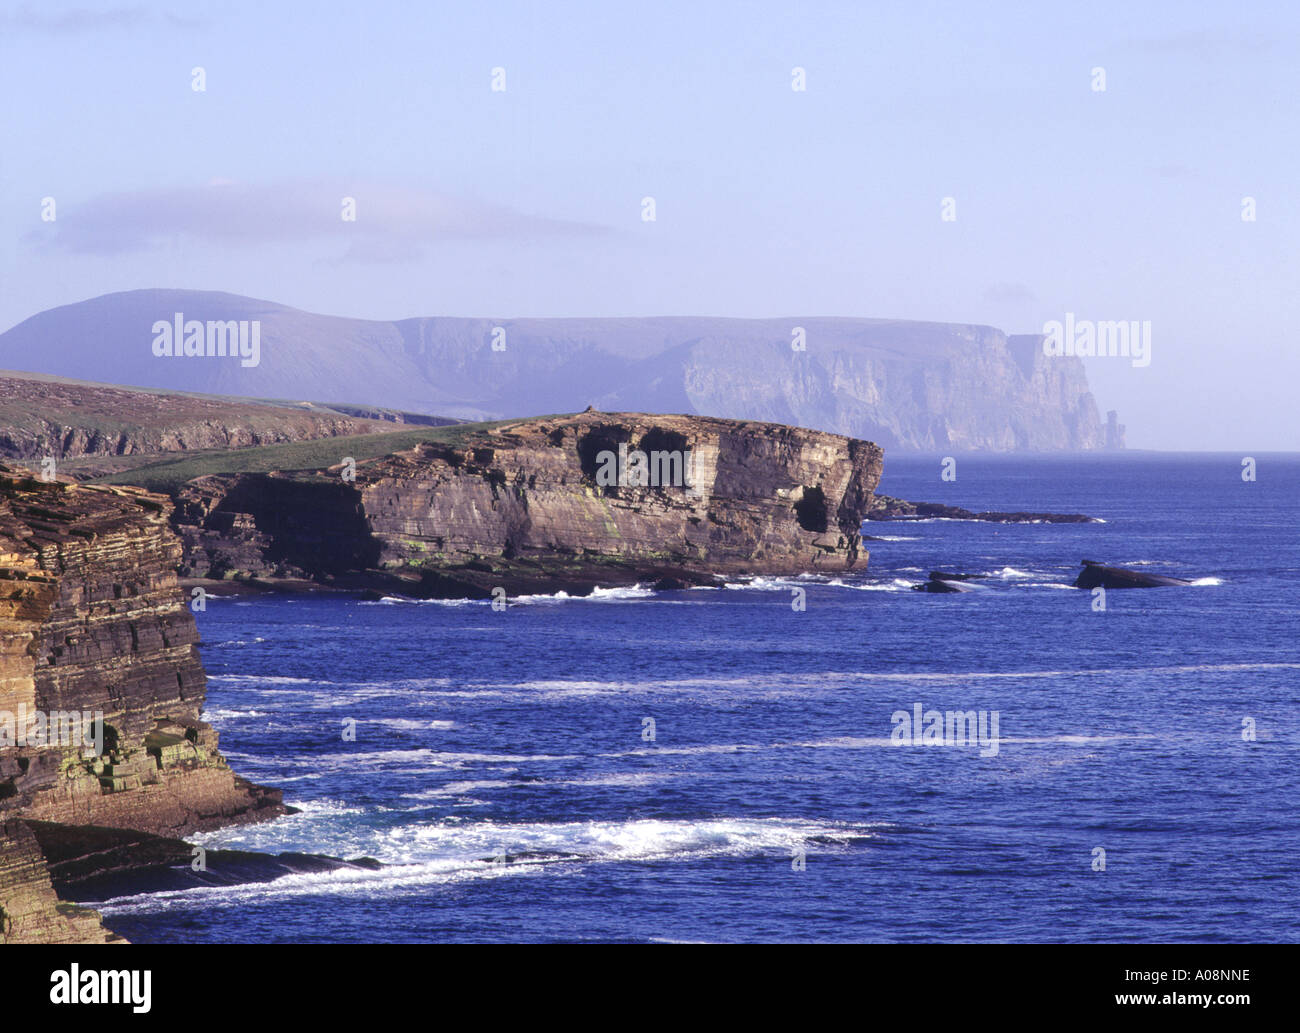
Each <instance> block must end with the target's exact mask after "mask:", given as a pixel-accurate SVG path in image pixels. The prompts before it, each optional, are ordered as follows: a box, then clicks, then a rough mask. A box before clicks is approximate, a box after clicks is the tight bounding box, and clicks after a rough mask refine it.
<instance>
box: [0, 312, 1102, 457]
mask: <svg viewBox="0 0 1300 1033" xmlns="http://www.w3.org/2000/svg"><path fill="white" fill-rule="evenodd" d="M177 312H181V313H184V314H185V316H186V318H187V319H196V320H200V321H213V320H217V321H227V320H237V321H252V320H257V321H258V323H259V325H260V328H261V338H260V340H261V352H260V358H259V362H258V364H257V365H256V366H252V367H244V366H242V365H241V364H240V363H239V362H230V361H226V360H224V359H217V358H211V359H208V358H190V359H185V360H182V361H173V360H172V359H167V358H163V359H160V358H158V357H156V356H154V355H153V354H152V352H151V350H150V334H149V327H150V326H151V325H152V324H153V323H154V321H156V320H171V319H172V318H173V317H174V314H175V313H177ZM792 345H797V346H799V348H798V350H796V348H795V347H792ZM0 365H9V366H16V367H20V368H32V369H37V370H39V371H40V372H43V373H55V374H61V375H63V376H77V377H92V378H96V379H100V380H106V381H111V382H119V383H120V382H126V383H132V384H142V385H147V386H149V387H155V388H166V389H170V390H178V391H202V392H208V393H211V394H228V395H245V396H252V397H261V398H267V397H276V398H303V397H306V398H320V399H338V400H347V401H349V402H351V403H355V404H357V405H359V406H377V407H388V406H395V407H400V408H404V409H410V410H415V411H417V412H437V413H442V414H444V415H446V416H454V417H460V418H463V419H470V420H490V419H502V418H518V417H520V416H525V415H537V414H543V413H557V412H574V411H576V410H579V409H582V408H585V407H586V406H587V405H589V404H590V405H595V406H596V407H597V408H599V409H603V410H606V411H639V412H678V413H694V414H698V415H705V416H714V417H723V418H729V419H743V420H762V421H773V422H777V423H786V424H792V425H795V426H800V427H812V428H816V429H818V430H824V431H830V432H833V433H838V434H845V435H848V436H851V437H857V438H863V439H867V440H871V441H876V442H878V443H879V444H881V445H882V446H884V447H885V448H888V449H895V450H922V451H944V452H947V451H962V450H989V451H1011V450H1017V449H1025V450H1038V451H1043V450H1056V449H1098V448H1102V447H1104V446H1105V444H1106V440H1107V439H1106V434H1105V430H1104V428H1103V426H1102V424H1101V420H1100V417H1099V414H1098V407H1097V404H1096V401H1095V400H1094V398H1093V396H1092V394H1091V392H1090V390H1089V387H1088V381H1087V375H1086V371H1085V368H1084V364H1083V361H1082V360H1081V359H1078V358H1076V357H1073V356H1069V357H1065V356H1062V357H1056V358H1049V357H1047V356H1044V355H1043V354H1042V348H1041V338H1039V337H1037V336H1023V337H1016V336H1011V337H1008V335H1007V334H1005V333H1003V332H1002V331H1001V330H998V329H995V328H993V327H988V326H979V325H973V324H960V323H929V322H914V321H905V320H891V319H856V318H829V317H820V316H811V315H802V316H799V315H792V316H789V317H785V318H780V319H726V318H717V317H711V316H701V317H656V318H645V319H642V318H619V319H584V318H573V319H507V318H483V319H465V318H452V317H442V316H435V317H427V318H415V319H402V320H397V321H384V320H360V319H345V318H340V317H334V316H324V315H318V314H314V313H310V312H302V311H299V310H296V309H292V308H289V307H287V306H284V305H279V304H276V303H274V302H270V301H260V300H256V299H253V298H245V297H240V296H238V295H232V294H225V293H220V292H215V291H190V290H140V291H128V292H124V293H119V294H109V295H105V296H103V297H99V298H94V299H90V300H87V301H83V302H79V303H76V304H73V305H66V306H63V307H60V308H56V309H51V310H49V311H47V312H42V313H39V314H38V315H35V316H33V317H31V318H30V319H28V320H26V321H24V322H23V323H21V324H19V325H18V326H15V327H13V328H12V329H10V330H8V331H6V332H5V333H3V334H0ZM356 411H358V412H366V411H367V410H365V409H364V408H362V409H357V410H356Z"/></svg>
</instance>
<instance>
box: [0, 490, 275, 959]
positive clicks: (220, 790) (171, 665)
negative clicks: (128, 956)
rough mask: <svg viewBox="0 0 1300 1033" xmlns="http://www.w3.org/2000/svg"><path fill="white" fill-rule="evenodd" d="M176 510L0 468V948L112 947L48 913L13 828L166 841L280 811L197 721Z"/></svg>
mask: <svg viewBox="0 0 1300 1033" xmlns="http://www.w3.org/2000/svg"><path fill="white" fill-rule="evenodd" d="M170 508H171V507H170V503H169V501H168V500H167V499H166V498H165V497H162V496H157V495H153V494H150V493H149V492H145V491H143V490H140V489H133V488H117V487H104V486H89V485H74V484H69V483H62V482H57V481H56V482H44V481H41V480H39V479H37V478H35V477H33V476H32V475H31V474H30V473H29V472H28V471H25V470H20V469H16V468H12V467H8V466H4V465H0V822H3V823H4V826H3V827H4V831H3V833H2V834H0V942H6V941H15V940H59V939H70V938H71V939H78V940H86V941H90V940H94V939H96V938H97V937H99V938H101V939H102V938H106V937H107V934H103V935H102V936H101V933H102V930H101V932H100V933H96V932H94V928H93V927H96V926H97V925H98V922H97V920H96V921H93V922H92V921H90V920H89V919H87V916H86V915H85V914H83V913H81V912H76V911H68V910H67V909H66V908H62V906H57V907H56V906H54V905H53V904H52V903H51V902H52V901H53V900H54V897H53V894H52V891H51V890H50V884H49V875H48V872H47V871H46V870H45V868H44V866H43V865H42V864H38V863H36V861H35V860H34V855H33V849H34V848H33V842H34V839H33V838H32V836H31V835H30V830H29V829H27V828H26V826H25V825H24V824H23V822H22V821H19V820H17V819H24V820H41V821H45V822H49V823H54V824H57V825H75V826H94V827H109V828H119V829H134V830H138V831H142V832H149V833H155V834H165V835H173V836H175V835H184V834H185V833H188V832H192V831H195V830H199V829H210V828H216V827H219V826H221V825H226V824H232V823H240V822H249V821H260V820H263V819H266V818H269V817H274V816H275V815H278V814H282V813H284V812H285V808H284V805H283V803H282V802H281V797H280V793H279V792H278V791H276V790H271V789H265V788H262V787H260V786H255V785H252V784H251V783H249V782H247V781H245V780H243V779H241V778H239V777H238V776H236V775H235V773H234V772H233V771H231V769H230V768H229V766H228V765H227V764H226V762H225V760H224V758H223V757H222V756H221V754H220V752H219V751H218V748H217V734H216V732H215V731H214V730H213V729H212V728H211V726H209V725H208V724H206V723H205V722H204V721H203V720H202V719H201V716H200V715H201V711H202V707H203V701H204V693H205V688H206V677H205V675H204V671H203V666H202V663H201V662H200V660H199V655H198V650H197V648H196V643H197V642H198V631H197V628H196V626H195V623H194V616H193V614H192V613H191V612H190V610H189V609H188V607H187V606H186V605H185V601H184V599H183V596H182V594H181V589H180V587H179V584H178V582H177V576H176V569H177V566H178V565H179V563H180V559H181V547H180V542H179V541H178V540H177V538H176V536H175V535H174V534H173V533H172V531H171V530H170V528H169V527H168V522H167V521H168V514H169V512H170ZM89 715H95V716H100V717H102V723H101V724H99V725H96V724H95V723H94V721H93V720H88V717H89ZM38 853H39V852H38Z"/></svg>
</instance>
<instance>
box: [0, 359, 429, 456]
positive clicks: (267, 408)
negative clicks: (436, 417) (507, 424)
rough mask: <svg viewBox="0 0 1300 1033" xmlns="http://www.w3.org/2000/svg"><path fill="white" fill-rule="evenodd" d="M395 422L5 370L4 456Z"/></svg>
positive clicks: (271, 436)
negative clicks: (141, 389) (135, 389)
mask: <svg viewBox="0 0 1300 1033" xmlns="http://www.w3.org/2000/svg"><path fill="white" fill-rule="evenodd" d="M367 415H368V414H367ZM375 415H379V414H378V413H376V414H375ZM402 415H403V414H391V415H390V419H391V418H393V417H400V416H402ZM441 422H445V421H441ZM391 429H392V427H391V425H389V426H386V425H385V424H384V423H383V422H380V420H378V419H369V418H365V416H363V415H358V414H357V413H355V412H348V413H344V412H341V411H334V410H329V409H320V408H315V407H311V406H290V405H269V404H257V403H255V402H253V401H252V400H243V401H240V400H236V399H222V398H204V397H198V396H194V395H180V394H166V393H163V392H151V391H133V390H131V389H129V388H119V387H111V386H108V385H104V384H90V383H82V382H78V381H70V380H62V379H58V378H53V377H39V376H34V375H32V374H21V373H4V374H0V456H3V457H7V458H12V459H26V460H35V459H42V458H45V457H47V456H49V457H53V458H54V459H57V460H62V459H75V458H80V457H86V456H141V455H153V454H157V453H166V452H186V451H192V450H195V449H212V448H247V447H250V446H256V445H269V444H276V443H278V442H283V441H305V440H310V439H315V438H329V437H339V436H343V435H353V434H372V433H376V432H380V431H385V430H391Z"/></svg>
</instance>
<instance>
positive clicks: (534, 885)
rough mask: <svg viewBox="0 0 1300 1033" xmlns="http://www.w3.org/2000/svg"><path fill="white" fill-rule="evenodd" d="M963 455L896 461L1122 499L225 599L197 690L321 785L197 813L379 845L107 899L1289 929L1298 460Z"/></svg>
mask: <svg viewBox="0 0 1300 1033" xmlns="http://www.w3.org/2000/svg"><path fill="white" fill-rule="evenodd" d="M1247 458H1250V459H1253V460H1254V463H1253V464H1246V463H1245V462H1244V460H1246V459H1247ZM942 460H943V457H942V456H937V455H936V456H898V457H896V456H887V457H886V464H885V473H884V478H883V480H882V482H881V486H880V490H881V491H882V492H886V493H888V494H891V495H896V496H901V497H903V498H909V499H914V500H919V501H934V502H944V503H950V504H954V505H961V506H964V507H966V508H968V509H972V510H984V509H990V510H1002V511H1017V510H1026V511H1053V512H1061V513H1075V512H1081V513H1086V514H1089V515H1090V516H1094V517H1097V518H1099V522H1096V523H1083V524H1049V523H1029V524H994V523H980V522H968V521H954V520H923V521H894V522H881V523H871V522H869V523H868V524H867V525H866V526H865V528H864V531H865V533H867V534H872V535H877V536H879V538H880V539H881V540H879V541H871V542H868V543H867V547H868V548H869V549H870V553H871V555H870V562H869V564H868V566H867V567H866V569H865V570H858V571H856V572H853V573H843V572H827V573H825V574H821V575H814V576H803V577H769V576H754V577H749V578H734V579H731V580H729V581H726V582H720V583H719V587H716V588H697V589H692V590H688V591H674V592H663V593H656V592H653V591H651V590H650V588H649V587H648V586H638V587H636V588H622V589H610V590H605V591H598V592H597V593H596V594H595V595H594V596H591V597H588V598H569V597H567V596H565V595H563V594H561V595H555V596H539V597H532V598H518V599H513V600H511V601H510V604H509V605H508V606H507V607H506V608H505V609H504V610H495V609H493V607H492V606H491V605H490V603H486V602H464V601H454V602H446V601H439V602H427V601H425V602H416V601H409V600H399V599H395V598H393V599H384V600H376V601H367V600H364V599H362V598H359V597H351V596H328V595H301V596H267V597H247V596H245V597H230V598H223V599H212V600H210V601H209V604H208V607H207V610H206V611H205V612H203V613H199V614H198V615H197V619H198V623H199V629H200V632H201V634H202V639H203V644H202V646H201V652H202V656H203V661H204V664H205V665H206V668H207V670H208V672H209V676H210V681H209V685H208V697H207V710H206V719H207V720H209V721H210V722H212V724H213V725H215V726H216V728H217V729H218V730H219V732H220V736H221V750H222V752H223V754H224V755H225V756H226V757H227V759H228V760H229V762H230V764H231V765H232V767H233V768H234V769H235V770H236V771H237V772H238V773H239V774H241V775H242V776H244V777H246V778H249V779H251V780H252V781H254V782H258V783H261V784H265V785H270V786H278V787H280V788H282V789H283V791H284V797H285V801H286V802H287V803H289V804H291V805H293V806H294V807H296V808H297V809H298V811H297V813H295V814H291V815H288V816H285V817H282V818H279V819H277V820H274V821H271V822H268V823H265V824H260V825H253V826H244V827H236V828H228V829H223V830H220V831H217V832H212V833H207V834H203V835H199V836H195V837H191V838H192V839H193V842H194V843H196V844H198V845H200V846H202V847H204V848H205V849H207V850H217V849H223V848H224V849H240V850H254V851H265V852H270V853H282V852H307V853H317V854H326V855H330V856H333V857H338V858H344V859H355V858H373V859H375V860H377V861H379V862H381V863H382V866H381V867H345V868H340V869H338V870H334V871H327V872H320V871H314V870H313V871H296V870H294V871H291V872H290V873H289V874H284V875H281V876H279V877H277V878H273V879H270V880H269V881H262V882H256V883H244V884H235V885H228V884H226V885H198V886H194V887H190V888H186V889H179V890H173V891H169V892H162V893H147V894H146V893H141V894H132V895H129V896H121V897H114V898H110V899H107V900H103V901H99V902H97V904H96V906H98V907H100V909H101V910H102V911H103V913H104V916H105V921H106V924H107V925H109V926H110V927H111V928H112V929H114V930H116V931H117V932H119V933H121V934H123V935H125V936H126V937H127V938H128V939H130V940H132V941H136V942H158V943H177V942H184V943H199V942H241V943H245V942H277V943H282V942H403V943H407V942H446V941H453V942H501V941H530V942H555V941H564V942H683V941H685V942H718V941H728V942H735V941H741V942H744V941H763V942H767V941H778V942H832V941H840V942H842V941H868V942H886V943H893V942H993V941H1013V942H1041V941H1050V942H1089V943H1091V942H1209V943H1214V942H1219V943H1226V942H1273V941H1296V940H1297V939H1300V806H1298V804H1300V649H1298V648H1297V611H1298V610H1300V548H1298V546H1300V456H1297V455H1294V454H1259V455H1255V456H1251V457H1246V456H1242V455H1237V454H1226V453H1223V454H1220V453H1216V454H1161V453H1143V452H1131V453H1107V454H1097V455H1085V456H1059V455H1056V456H1024V455H1016V456H999V457H987V458H984V457H973V456H961V457H958V458H957V461H956V467H955V479H952V480H945V479H943V472H944V469H945V467H944V464H943V461H942ZM1251 465H1253V473H1254V479H1253V480H1251V479H1248V477H1247V476H1244V474H1246V475H1248V474H1249V473H1250V472H1251V471H1250V470H1249V469H1248V468H1247V467H1248V466H1251ZM1084 558H1087V559H1092V560H1099V561H1102V562H1106V563H1110V564H1115V565H1120V566H1126V567H1134V568H1137V569H1141V570H1147V571H1151V572H1153V573H1161V574H1171V575H1174V576H1177V577H1182V578H1186V579H1189V580H1191V581H1193V584H1192V585H1190V586H1188V587H1174V588H1157V589H1146V590H1126V591H1119V590H1112V591H1110V592H1107V593H1105V595H1104V597H1102V596H1099V595H1097V594H1095V593H1093V592H1091V591H1087V590H1082V589H1075V588H1073V587H1072V586H1071V582H1072V581H1073V579H1074V577H1075V576H1076V574H1077V573H1078V571H1079V569H1080V560H1082V559H1084ZM932 569H938V570H944V571H950V572H961V573H972V574H979V575H983V577H982V578H981V579H980V583H981V584H983V585H985V586H987V587H986V590H983V591H978V592H971V593H963V594H951V595H935V594H929V593H923V592H917V591H913V587H914V586H915V585H917V584H919V583H921V582H923V581H924V580H925V579H926V577H927V575H928V572H929V571H930V570H932ZM950 711H951V712H953V714H954V715H967V714H969V715H970V717H971V718H972V719H973V720H972V727H976V728H978V729H982V730H983V731H984V732H985V734H984V735H983V736H982V737H981V736H980V735H978V734H975V735H974V736H963V734H962V727H963V725H962V720H958V721H957V722H956V723H955V724H954V725H953V727H952V728H951V730H950V729H949V723H950V722H949V719H948V716H947V715H948V712H950ZM918 712H919V714H920V715H921V722H920V724H919V726H917V727H915V728H913V727H912V725H913V724H914V723H915V722H914V719H915V717H916V715H917V714H918ZM932 712H938V715H939V717H941V718H942V723H936V722H935V721H934V720H932V717H931V714H932ZM972 712H973V713H972ZM904 718H906V719H907V720H904ZM995 730H996V736H995V735H994V731H995ZM950 732H951V734H950ZM972 738H973V739H974V741H970V740H971V739H972Z"/></svg>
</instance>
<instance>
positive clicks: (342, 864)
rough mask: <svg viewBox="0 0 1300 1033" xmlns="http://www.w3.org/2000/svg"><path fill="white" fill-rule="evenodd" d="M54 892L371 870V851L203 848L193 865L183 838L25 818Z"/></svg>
mask: <svg viewBox="0 0 1300 1033" xmlns="http://www.w3.org/2000/svg"><path fill="white" fill-rule="evenodd" d="M27 826H28V828H30V829H31V832H32V833H33V834H34V835H35V837H36V841H37V842H38V843H39V845H40V850H41V853H42V854H43V855H44V857H45V863H46V865H47V867H48V868H49V872H50V878H51V880H52V882H53V884H54V889H55V890H56V891H57V892H58V894H59V896H60V897H61V898H63V899H67V900H75V901H87V900H106V899H108V898H110V897H119V896H127V895H130V894H135V893H155V892H160V891H164V890H182V889H189V888H191V887H194V886H231V885H237V884H241V883H250V882H270V881H271V880H272V879H278V878H280V877H281V876H284V875H296V874H303V873H316V872H330V871H336V870H338V869H340V868H363V869H368V870H373V869H376V868H382V867H383V865H382V864H381V863H380V862H379V861H376V860H375V859H374V858H372V857H359V858H356V859H354V860H351V861H345V860H343V859H342V858H338V857H329V856H326V855H324V854H299V853H285V854H262V853H256V852H254V851H249V850H207V851H205V852H204V853H203V855H202V857H203V867H202V868H201V870H199V871H195V870H194V867H193V862H194V861H195V859H196V857H198V856H200V855H198V854H197V852H196V850H195V848H194V847H193V846H192V845H191V844H189V843H186V842H185V841H184V840H180V839H173V838H170V837H166V836H155V835H151V834H150V833H147V832H139V831H136V830H132V829H116V828H102V827H98V826H86V825H81V826H76V825H60V824H57V823H54V822H44V821H31V822H27Z"/></svg>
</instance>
